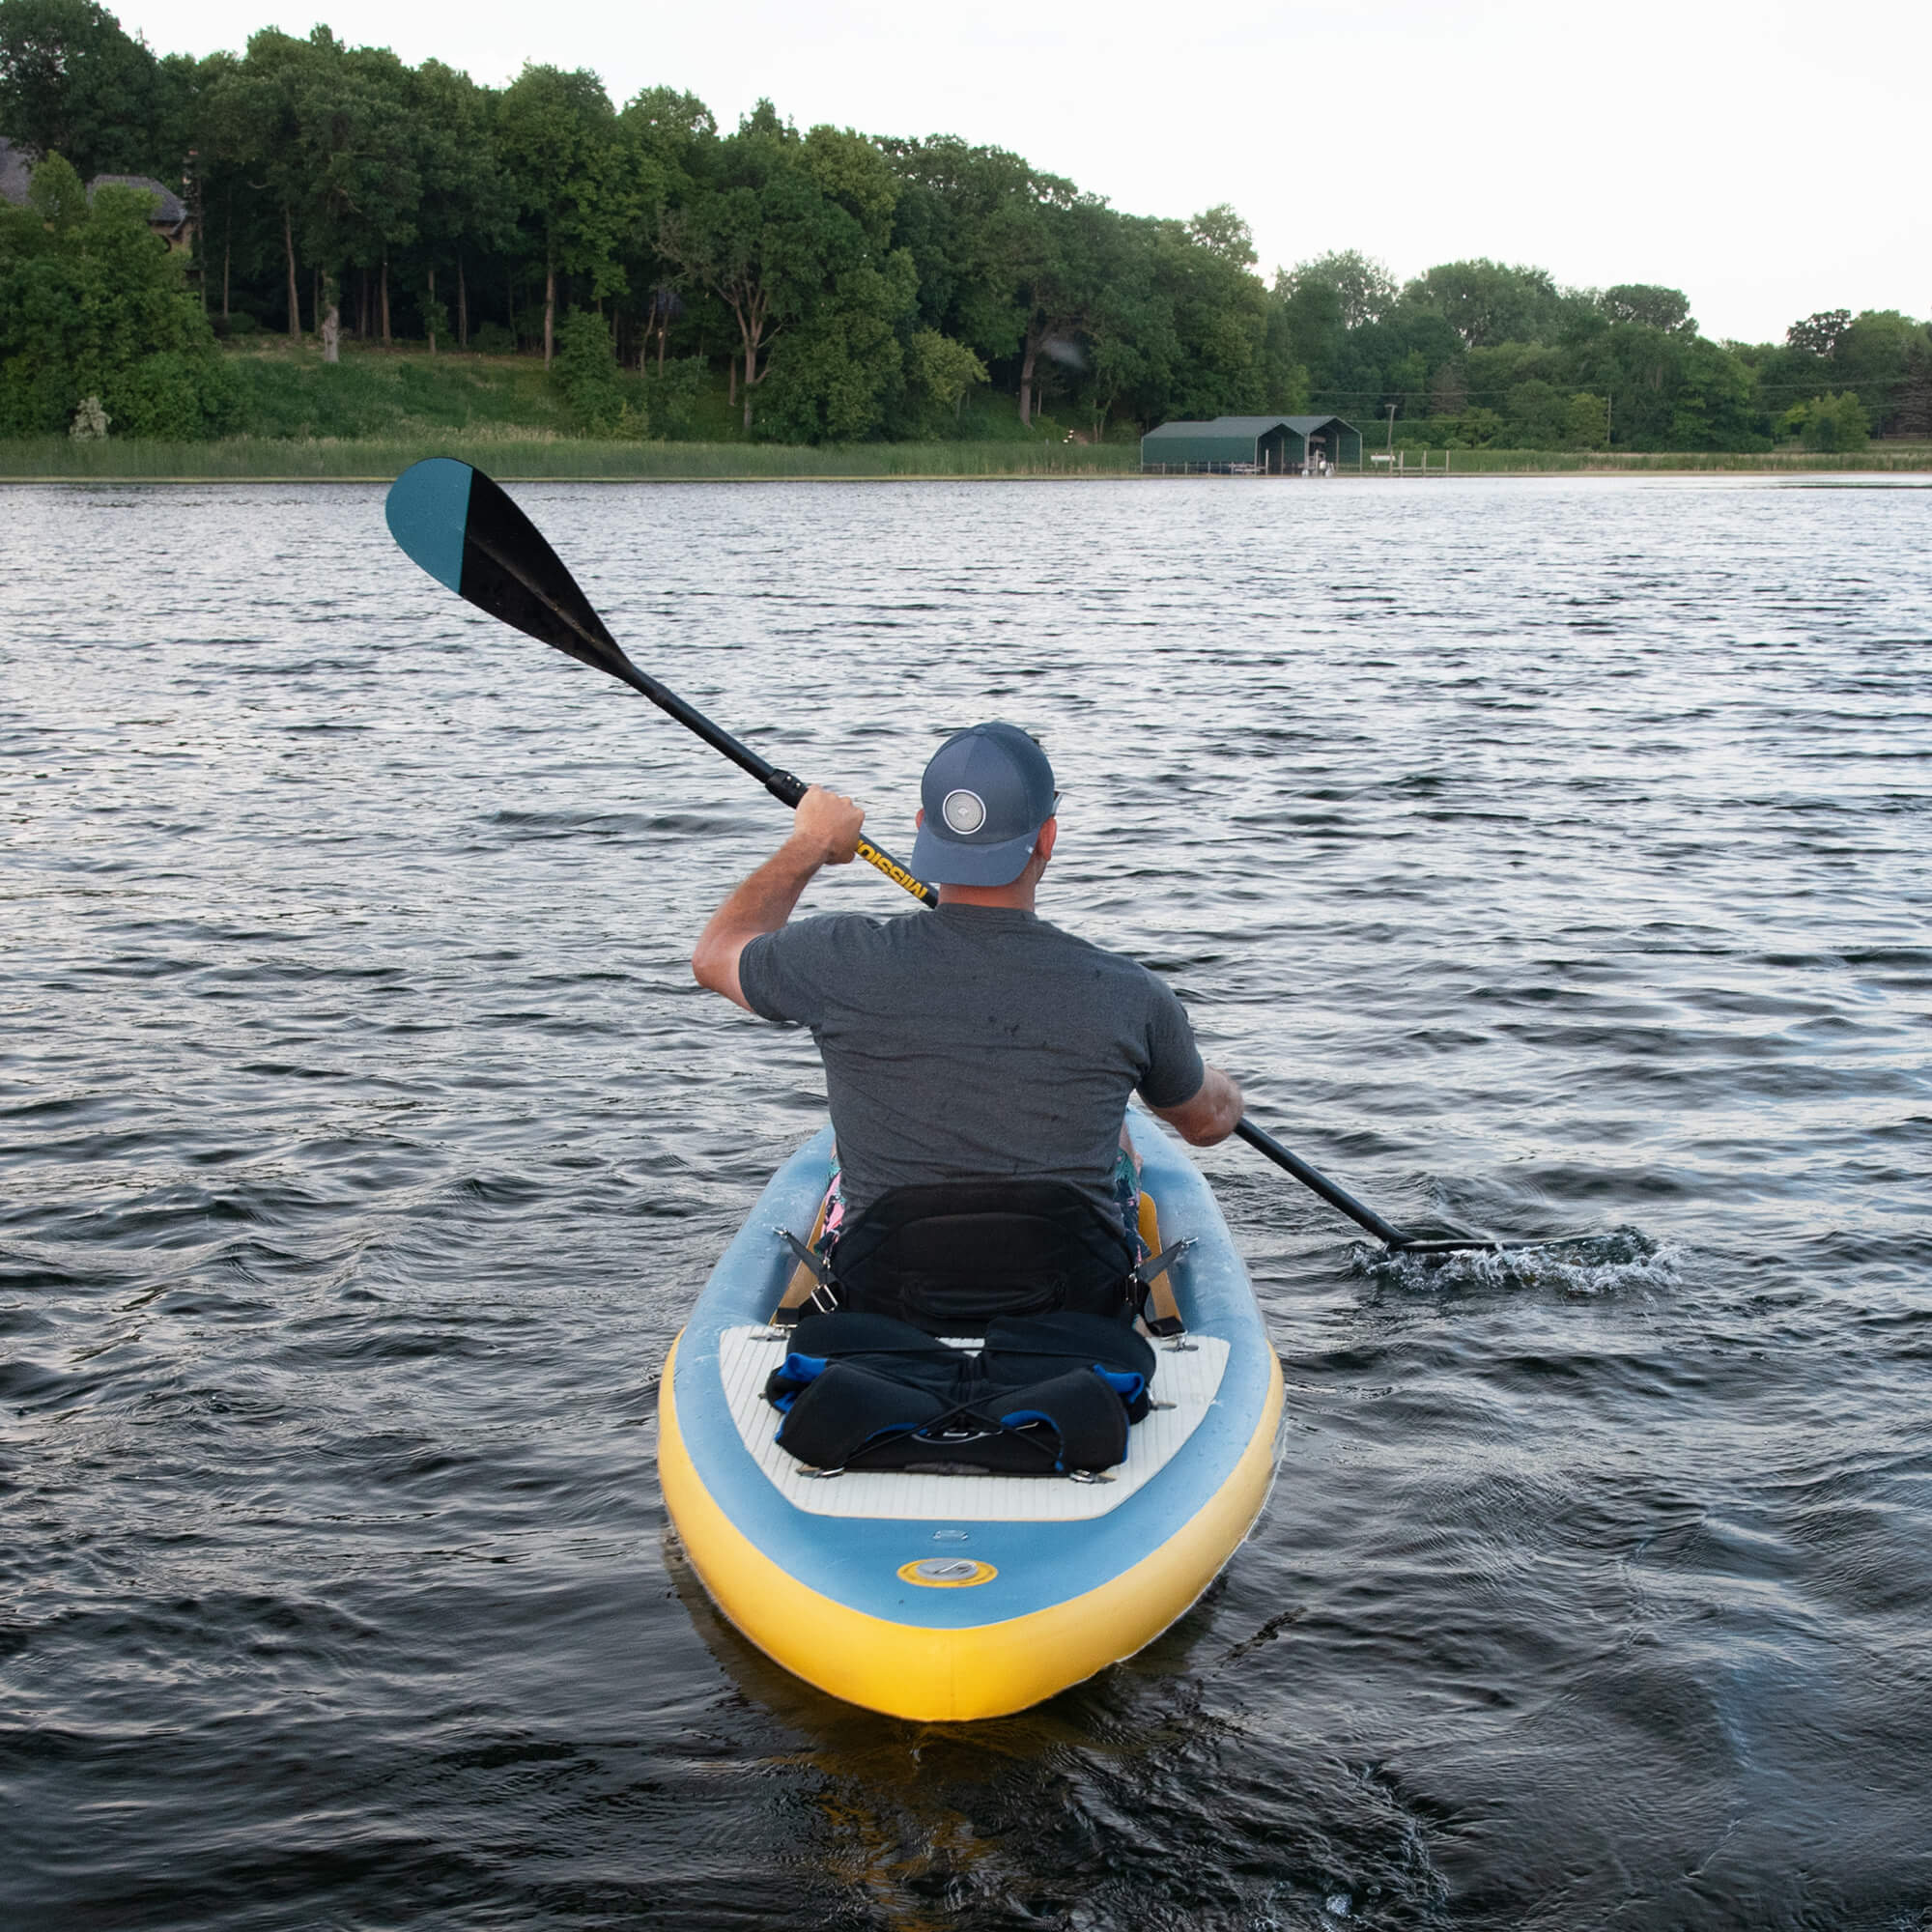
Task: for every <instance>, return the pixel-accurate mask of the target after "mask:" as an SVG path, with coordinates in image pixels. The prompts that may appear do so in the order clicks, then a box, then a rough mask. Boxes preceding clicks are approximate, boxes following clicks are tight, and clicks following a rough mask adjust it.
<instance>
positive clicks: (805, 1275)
mask: <svg viewBox="0 0 1932 1932" xmlns="http://www.w3.org/2000/svg"><path fill="white" fill-rule="evenodd" d="M825 1208H826V1204H825V1203H824V1202H823V1201H821V1202H820V1203H819V1204H818V1218H817V1219H816V1220H815V1221H814V1222H812V1224H811V1242H810V1244H809V1243H807V1242H805V1241H801V1240H800V1239H799V1237H798V1236H796V1235H794V1234H793V1233H792V1231H791V1230H790V1229H789V1228H774V1229H773V1230H772V1232H773V1233H774V1234H775V1235H777V1236H778V1237H779V1238H780V1239H781V1241H783V1243H784V1244H785V1246H786V1247H788V1248H789V1249H790V1250H791V1252H792V1255H793V1257H794V1259H795V1260H796V1261H797V1263H798V1265H797V1266H796V1267H795V1268H793V1269H792V1271H791V1279H790V1280H789V1281H788V1282H787V1283H786V1284H785V1292H784V1294H783V1297H782V1298H781V1300H780V1302H779V1305H778V1307H777V1308H776V1309H774V1310H773V1311H772V1325H773V1326H774V1327H778V1328H789V1327H790V1326H791V1325H792V1323H793V1322H794V1321H797V1320H798V1319H799V1317H800V1316H801V1315H803V1314H804V1313H805V1312H806V1310H807V1309H808V1308H810V1309H812V1310H813V1311H815V1312H816V1313H817V1314H820V1315H829V1314H830V1313H831V1312H832V1311H833V1309H835V1308H837V1307H838V1280H837V1277H836V1276H835V1275H834V1274H833V1272H832V1270H831V1268H830V1267H829V1266H828V1265H827V1264H826V1261H825V1258H824V1256H822V1255H821V1254H819V1253H818V1251H817V1248H816V1245H815V1244H816V1242H817V1240H818V1237H819V1236H821V1235H822V1234H824V1232H825Z"/></svg>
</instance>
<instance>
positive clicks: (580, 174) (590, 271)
mask: <svg viewBox="0 0 1932 1932" xmlns="http://www.w3.org/2000/svg"><path fill="white" fill-rule="evenodd" d="M616 119H617V117H616V114H615V113H614V111H613V110H612V108H611V100H610V97H609V96H608V95H607V94H606V93H605V92H604V83H603V82H602V81H601V80H599V79H598V78H597V76H596V75H595V74H594V73H591V72H590V71H588V70H587V69H583V68H579V69H578V70H577V71H575V72H572V73H566V72H564V71H563V70H562V69H560V68H554V67H538V66H534V65H531V66H526V68H525V69H524V71H523V72H522V73H521V74H519V75H518V77H517V78H516V79H515V80H514V81H512V82H511V83H510V86H509V87H508V88H507V89H506V90H505V92H504V94H503V97H502V99H501V101H500V102H499V104H498V107H497V144H498V153H499V156H500V158H501V163H502V168H503V173H504V176H505V178H506V179H507V181H508V182H509V185H510V186H511V189H512V191H513V193H514V194H515V195H516V197H517V199H518V201H519V203H520V205H521V206H522V208H523V209H524V210H525V212H526V213H527V214H529V215H530V217H531V218H532V220H533V222H534V226H535V233H534V235H533V236H532V238H531V239H532V241H533V243H534V248H535V252H536V256H537V259H538V260H539V261H541V262H542V264H543V271H544V366H545V368H549V366H550V364H551V360H552V358H553V356H554V354H555V344H556V291H557V276H558V275H559V274H564V273H567V274H571V275H576V276H582V277H584V278H585V279H587V281H588V282H589V285H590V294H591V297H592V298H593V300H601V299H602V298H604V297H606V296H611V295H615V294H617V293H618V292H619V291H621V290H622V288H623V287H624V278H623V271H622V270H621V269H620V268H619V266H618V261H617V256H618V251H619V249H620V247H621V245H622V241H623V237H624V233H625V230H626V229H627V227H628V226H629V223H630V218H631V214H632V206H631V201H630V197H629V194H628V192H627V185H626V183H625V180H624V172H625V171H624V166H623V157H622V156H621V155H620V154H619V152H618V147H617V141H616V131H617V130H616Z"/></svg>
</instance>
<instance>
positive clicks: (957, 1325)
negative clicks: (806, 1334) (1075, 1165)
mask: <svg viewBox="0 0 1932 1932" xmlns="http://www.w3.org/2000/svg"><path fill="white" fill-rule="evenodd" d="M1133 1265H1134V1251H1133V1249H1132V1247H1131V1246H1130V1245H1129V1243H1128V1241H1127V1237H1126V1236H1124V1235H1123V1234H1122V1232H1121V1230H1120V1229H1119V1228H1117V1227H1116V1226H1115V1225H1114V1223H1113V1221H1112V1220H1111V1219H1110V1218H1109V1217H1108V1216H1107V1215H1106V1214H1105V1213H1103V1212H1102V1211H1101V1210H1100V1208H1097V1207H1096V1206H1095V1205H1094V1203H1093V1202H1092V1201H1090V1200H1089V1199H1088V1198H1087V1197H1086V1196H1085V1195H1084V1194H1082V1193H1081V1192H1080V1190H1079V1189H1078V1188H1077V1187H1074V1186H1072V1185H1071V1184H1070V1183H1068V1182H1066V1181H1064V1180H1011V1179H989V1180H950V1181H944V1182H941V1183H938V1184H936V1185H931V1186H921V1187H895V1188H893V1189H891V1190H890V1191H889V1192H887V1193H885V1194H882V1195H881V1196H880V1197H879V1198H878V1200H876V1201H875V1202H873V1203H872V1205H871V1206H870V1207H869V1208H867V1209H866V1211H865V1212H864V1213H863V1214H861V1215H860V1216H858V1218H857V1219H856V1220H854V1221H852V1222H850V1223H848V1224H847V1226H846V1228H845V1230H844V1232H843V1233H842V1234H840V1236H838V1245H837V1246H836V1247H835V1248H834V1249H833V1251H832V1266H833V1271H834V1272H835V1273H836V1274H837V1276H838V1305H839V1306H840V1307H841V1308H845V1309H850V1310H852V1311H854V1312H855V1313H865V1314H871V1315H890V1316H893V1317H894V1318H895V1319H896V1320H898V1321H911V1322H913V1323H915V1324H917V1325H918V1326H919V1327H921V1328H923V1329H925V1330H926V1331H927V1332H928V1333H929V1334H934V1335H975V1334H981V1333H983V1332H984V1330H985V1324H986V1323H987V1322H988V1321H991V1320H992V1319H993V1318H994V1317H995V1316H999V1315H1046V1314H1051V1313H1053V1312H1054V1311H1056V1310H1061V1309H1065V1310H1068V1311H1070V1312H1072V1313H1075V1314H1082V1315H1105V1316H1109V1317H1113V1318H1115V1319H1117V1320H1120V1321H1132V1319H1133V1313H1134V1308H1133V1297H1132V1294H1131V1293H1130V1291H1129V1289H1128V1286H1127V1277H1128V1275H1129V1274H1130V1273H1131V1272H1132V1270H1133Z"/></svg>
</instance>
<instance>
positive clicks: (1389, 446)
mask: <svg viewBox="0 0 1932 1932" xmlns="http://www.w3.org/2000/svg"><path fill="white" fill-rule="evenodd" d="M1383 408H1384V409H1386V410H1387V411H1388V416H1389V426H1388V440H1387V441H1386V442H1385V443H1383V445H1382V447H1383V448H1384V449H1385V450H1389V451H1393V450H1394V448H1395V405H1394V404H1393V403H1385V404H1384V405H1383ZM1389 474H1390V475H1391V476H1393V475H1394V474H1395V465H1394V464H1393V463H1391V464H1390V465H1389Z"/></svg>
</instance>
